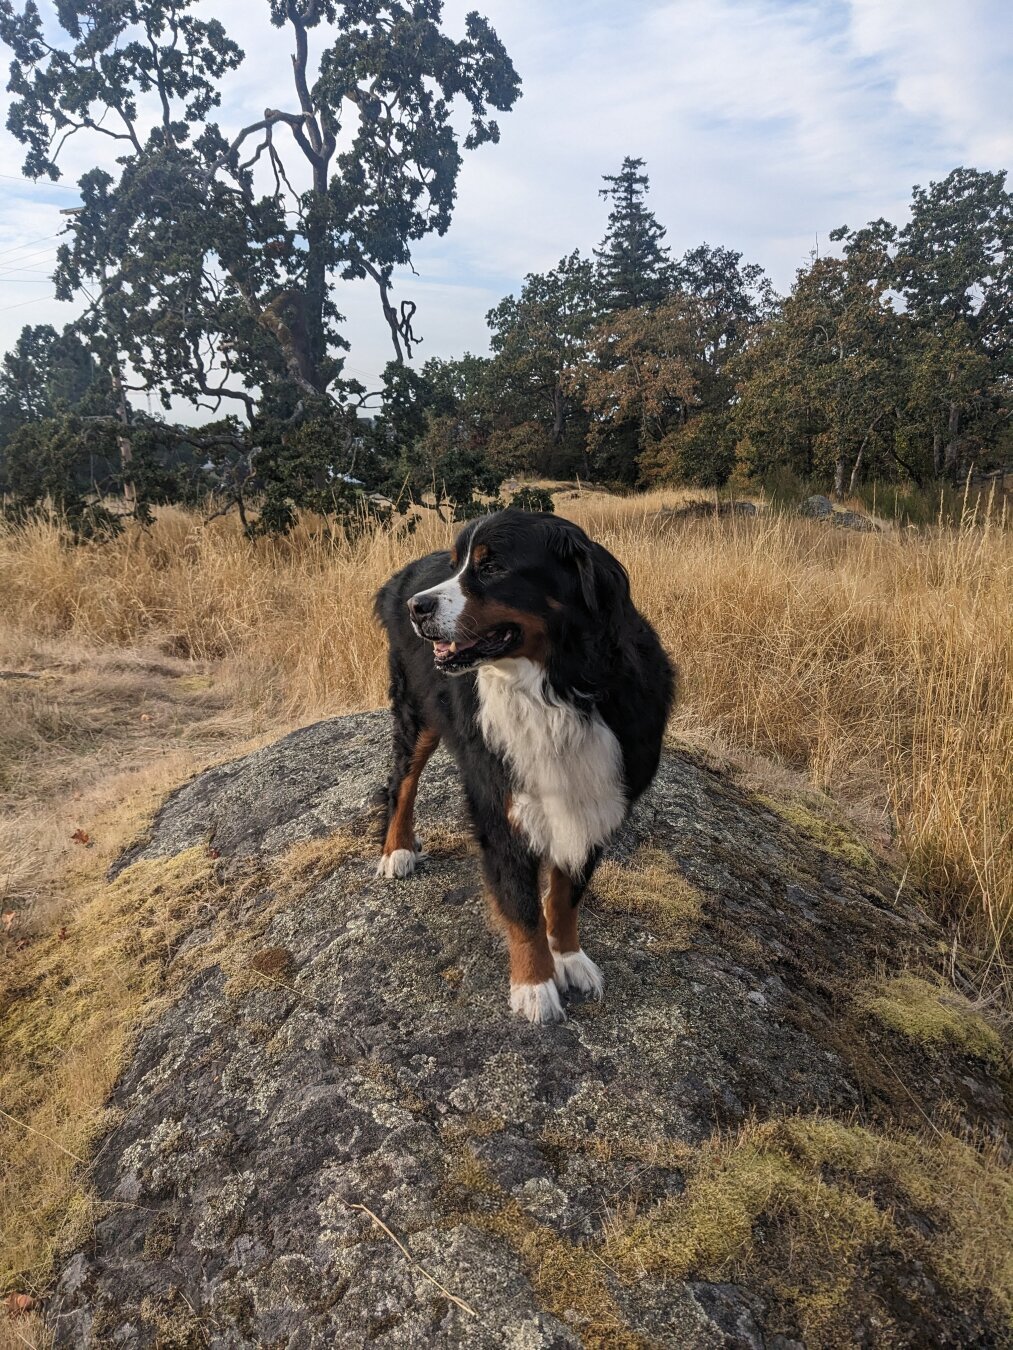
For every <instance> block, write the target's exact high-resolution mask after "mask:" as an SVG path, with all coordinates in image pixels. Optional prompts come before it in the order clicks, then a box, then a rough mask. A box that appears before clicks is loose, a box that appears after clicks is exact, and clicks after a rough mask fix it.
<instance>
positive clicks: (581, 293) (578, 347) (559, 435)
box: [488, 252, 596, 469]
mask: <svg viewBox="0 0 1013 1350" xmlns="http://www.w3.org/2000/svg"><path fill="white" fill-rule="evenodd" d="M595 297H596V286H595V271H594V265H593V264H592V263H591V262H590V261H589V260H587V259H585V258H581V256H580V254H579V253H578V252H574V253H571V254H570V255H569V257H566V258H562V259H561V260H560V262H559V264H558V266H557V267H556V269H555V271H553V272H546V273H545V274H538V273H530V274H529V275H528V276H527V277H525V279H524V285H523V287H522V288H521V293H520V297H519V298H517V299H515V298H514V296H512V295H508V296H506V297H505V299H503V300H501V301H500V303H499V304H498V305H497V306H496V308H495V309H492V310H490V311H489V315H488V323H489V327H490V329H491V330H492V337H491V339H490V346H491V347H492V350H493V352H494V354H495V359H494V362H493V371H494V378H495V384H496V406H497V411H498V412H500V413H501V414H503V413H505V414H506V416H507V418H508V419H509V421H510V424H511V425H517V424H518V423H521V422H531V421H534V422H541V423H542V424H544V426H545V427H546V429H547V430H548V432H549V435H550V437H551V444H552V445H553V446H559V445H560V444H561V442H562V440H563V438H564V436H565V434H566V427H567V422H568V420H569V418H570V416H571V414H572V412H573V405H572V403H571V400H570V399H569V398H568V396H567V394H566V391H565V388H564V377H565V373H566V370H567V368H568V367H569V366H570V365H571V364H572V363H573V362H574V361H575V360H577V359H578V357H579V355H580V353H581V351H582V349H583V346H584V344H585V342H586V340H587V337H588V334H589V333H590V331H591V328H592V326H593V324H594V322H595V318H596V298H595ZM525 467H530V468H533V469H542V468H544V464H539V463H533V464H531V465H527V466H525Z"/></svg>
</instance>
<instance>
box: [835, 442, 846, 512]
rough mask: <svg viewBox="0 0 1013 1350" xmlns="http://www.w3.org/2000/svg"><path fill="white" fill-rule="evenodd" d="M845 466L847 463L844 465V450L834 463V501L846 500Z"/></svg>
mask: <svg viewBox="0 0 1013 1350" xmlns="http://www.w3.org/2000/svg"><path fill="white" fill-rule="evenodd" d="M844 467H845V465H844V453H843V451H842V453H841V454H839V455H838V456H837V460H836V462H835V463H834V494H833V495H834V501H835V502H840V501H843V500H844Z"/></svg>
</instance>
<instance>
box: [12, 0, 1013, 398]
mask: <svg viewBox="0 0 1013 1350" xmlns="http://www.w3.org/2000/svg"><path fill="white" fill-rule="evenodd" d="M476 6H477V7H478V8H479V9H480V11H481V12H482V13H483V14H484V15H485V16H486V17H487V18H488V19H489V20H490V22H491V23H492V24H493V26H494V27H495V29H496V31H497V32H498V34H499V36H500V38H501V39H502V40H503V42H504V44H505V46H506V49H507V51H508V52H509V53H510V56H511V58H512V60H513V62H514V65H515V66H516V68H517V71H518V73H519V75H520V77H521V81H522V89H523V95H522V97H521V99H520V101H519V102H518V104H517V105H516V106H515V108H514V110H513V111H512V112H509V113H505V114H502V115H501V116H500V117H499V119H498V120H499V122H500V130H501V139H500V143H499V144H498V145H485V146H482V147H481V148H480V149H478V150H477V151H474V152H471V153H468V154H465V156H464V166H463V169H462V173H461V177H460V180H459V184H458V200H457V206H456V210H455V213H454V219H453V223H452V224H451V227H450V230H449V232H448V234H446V235H445V236H444V237H443V238H435V237H433V238H429V239H427V240H425V241H423V242H421V243H420V244H418V245H417V246H416V248H415V253H414V262H415V268H416V271H417V273H418V275H417V276H412V275H411V274H407V275H399V276H398V277H397V287H396V291H395V299H411V300H414V301H415V302H416V303H417V305H418V313H417V315H416V319H415V329H416V331H417V332H418V333H419V334H421V336H422V337H423V339H424V341H423V343H422V345H421V346H420V347H419V348H418V352H417V357H416V360H417V361H418V362H421V361H424V360H425V359H426V358H427V357H429V356H440V357H451V356H458V355H460V354H461V353H462V352H464V351H466V350H470V351H473V352H477V353H483V352H485V351H486V350H487V349H488V328H487V326H486V322H485V315H486V313H487V311H488V310H489V309H490V308H491V307H492V306H493V305H494V304H496V303H497V301H498V300H500V299H501V298H502V297H503V296H504V295H506V294H509V293H511V292H514V293H516V292H517V290H518V289H519V287H520V285H521V282H522V280H523V278H524V276H525V274H526V273H529V272H539V271H545V270H547V269H549V268H551V267H552V266H554V265H555V263H556V262H558V260H559V259H560V258H561V257H563V256H564V255H566V254H568V253H570V252H572V251H573V249H575V248H579V249H580V250H581V251H582V252H584V253H589V252H590V250H591V249H592V248H594V247H595V246H596V245H597V244H598V243H600V241H601V238H602V236H603V234H604V232H605V226H606V219H607V215H608V207H607V203H606V202H604V201H602V200H601V199H600V198H599V197H598V188H599V187H600V186H601V181H600V180H601V175H602V174H606V173H614V172H615V171H616V170H617V169H618V168H619V166H620V164H621V163H622V160H623V157H624V156H625V155H633V156H637V157H640V158H642V159H644V160H645V161H646V164H647V172H648V173H649V175H650V180H651V192H650V197H649V205H650V206H651V207H652V208H653V210H654V212H655V214H656V216H657V218H658V220H659V221H660V222H661V224H662V225H664V226H665V227H666V229H667V231H668V235H667V240H666V242H667V243H668V244H669V245H670V246H671V249H672V253H673V256H676V257H677V256H679V255H680V254H681V253H683V252H684V251H685V250H686V249H688V248H691V247H693V246H695V245H696V244H698V243H700V242H702V241H706V242H707V243H709V244H711V245H718V244H721V245H725V246H727V247H731V248H735V249H737V250H739V251H740V252H741V253H742V254H743V255H744V257H745V259H746V260H747V261H750V262H758V263H760V264H761V265H762V266H763V267H764V268H765V269H766V270H767V272H768V273H769V275H770V277H771V279H772V280H773V282H774V284H775V286H776V288H777V289H778V290H780V291H782V292H784V291H786V290H787V289H788V288H789V287H790V285H791V281H792V278H793V276H794V274H795V272H796V270H797V269H798V268H799V267H801V266H803V265H804V264H805V263H806V262H807V261H808V259H809V257H810V256H811V254H812V252H813V250H814V249H815V248H819V249H820V251H821V252H827V251H832V245H830V244H829V240H828V236H829V233H830V231H831V230H832V229H834V228H835V227H836V226H838V225H842V224H847V225H849V226H851V227H856V226H858V225H861V224H864V223H865V222H866V221H867V220H870V219H874V218H876V217H879V216H885V217H887V218H888V219H890V220H893V221H895V222H897V223H902V222H903V220H904V218H905V215H906V210H907V205H908V203H909V201H910V196H911V188H912V186H913V185H914V184H916V183H917V184H922V185H927V184H928V183H929V182H930V181H932V180H937V179H940V178H943V177H945V175H946V174H947V173H948V172H949V171H950V169H952V168H954V167H956V166H957V165H961V164H963V165H966V166H972V167H974V168H978V169H990V170H996V169H1008V168H1013V8H1011V5H1010V0H668V2H667V3H664V2H662V0H622V2H620V0H551V3H550V2H547V0H485V3H484V4H482V3H481V0H467V2H466V3H462V2H461V0H448V3H447V4H446V5H445V10H444V23H445V27H446V29H447V30H448V31H449V32H450V33H452V34H454V35H460V34H462V33H463V26H464V16H465V13H466V12H467V10H469V9H471V8H475V7H476ZM40 7H41V9H42V11H43V13H44V14H47V13H48V14H52V12H53V6H52V4H50V3H48V0H40ZM196 9H197V12H198V13H199V14H200V15H201V16H202V17H204V16H206V15H215V16H217V17H219V18H221V19H222V21H223V22H224V23H225V25H226V28H227V29H228V31H229V33H230V35H231V36H232V37H233V38H234V39H235V40H236V41H238V42H239V43H240V45H241V46H242V47H243V48H244V50H245V52H246V61H245V62H244V64H243V66H242V67H241V68H240V70H239V71H237V72H235V73H234V74H233V75H231V76H229V77H228V79H227V82H226V85H225V86H224V88H223V103H222V107H221V109H220V110H219V114H218V117H219V121H220V122H221V124H222V126H223V129H225V130H228V129H230V128H232V129H238V128H239V127H241V126H243V125H244V124H245V123H247V122H248V121H252V120H255V119H256V118H257V117H259V116H260V115H262V111H263V109H264V107H265V106H273V107H281V108H288V107H291V106H293V97H292V91H291V73H290V69H289V67H288V62H287V50H288V49H287V47H286V48H285V49H284V53H285V54H283V53H282V52H281V51H280V50H279V43H280V41H281V35H280V34H279V33H278V31H277V30H276V29H272V28H271V27H270V25H269V23H268V20H267V13H268V5H267V3H266V0H199V3H198V4H197V6H196ZM320 31H321V30H317V34H318V35H319V34H320ZM318 41H319V37H318ZM8 101H9V100H8V96H7V95H6V94H4V95H3V96H2V99H0V104H2V112H3V116H2V120H3V121H4V122H6V107H7V102H8ZM110 144H111V143H110ZM101 156H106V159H105V160H103V159H102V158H101ZM22 157H23V151H22V148H21V147H20V146H19V145H18V143H17V142H16V141H15V140H14V138H13V137H12V136H11V135H10V134H9V133H8V132H6V131H0V351H2V350H6V349H8V348H9V347H10V346H11V344H12V343H13V341H14V340H15V339H16V337H17V334H18V333H19V332H20V330H21V328H22V326H23V325H24V324H26V323H52V324H54V325H56V326H57V327H60V326H62V325H63V324H64V323H67V322H69V321H70V320H71V319H72V318H73V317H74V314H75V306H74V305H73V304H71V303H67V304H61V303H59V302H57V301H55V300H54V299H52V286H51V284H50V283H49V282H48V281H47V272H48V271H50V270H51V267H52V260H53V255H54V253H55V249H56V246H57V243H58V242H59V241H58V239H57V238H56V237H54V236H56V235H57V233H58V232H59V231H60V230H61V229H62V228H63V227H64V224H65V218H64V217H62V216H61V215H60V214H59V212H60V208H61V207H68V206H73V205H74V203H75V202H76V201H77V200H78V196H77V193H76V190H75V188H74V186H73V184H74V182H75V180H76V178H77V176H78V175H79V174H80V173H81V172H83V171H84V170H85V169H87V168H90V167H92V165H93V164H95V163H106V164H107V165H109V163H110V159H111V154H110V151H109V150H108V148H107V145H106V144H105V143H103V144H101V145H98V146H96V145H95V143H94V141H91V142H88V143H87V145H86V144H85V143H84V141H83V139H81V138H79V140H78V142H76V143H75V142H73V141H72V142H71V143H70V145H69V147H68V154H67V157H66V160H65V161H61V162H62V163H64V164H65V168H66V173H65V177H64V179H63V181H62V185H61V186H56V187H54V186H46V185H41V184H40V185H36V184H31V183H29V182H26V181H25V180H24V179H22V178H20V176H19V175H20V165H21V161H22ZM335 299H336V302H337V304H338V307H339V309H340V310H341V311H342V312H343V313H344V314H345V315H346V319H347V322H346V324H345V332H346V335H347V336H348V338H349V340H350V341H351V352H350V354H349V356H348V361H347V364H346V370H347V371H349V373H351V374H354V375H355V376H356V378H359V379H361V380H362V381H363V383H365V384H366V385H367V387H368V388H371V389H372V388H376V387H378V383H379V381H378V376H379V372H380V371H381V370H382V368H383V366H384V364H385V363H386V362H387V360H389V359H390V356H391V355H392V352H391V347H390V336H389V333H388V331H387V328H386V325H385V323H384V322H383V319H382V316H381V314H380V309H379V303H378V299H377V296H376V292H375V290H374V289H372V288H371V287H369V286H367V285H366V284H365V283H355V284H348V283H342V284H341V285H340V287H339V290H338V292H337V293H336V296H335ZM143 398H144V396H143V395H141V396H140V401H141V403H142V405H143ZM136 399H137V396H135V401H136ZM155 406H157V405H155ZM175 412H176V413H177V415H179V416H183V417H185V418H186V420H192V418H191V416H190V415H189V414H188V412H187V410H186V409H184V408H182V407H178V406H177V407H176V408H175Z"/></svg>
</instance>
